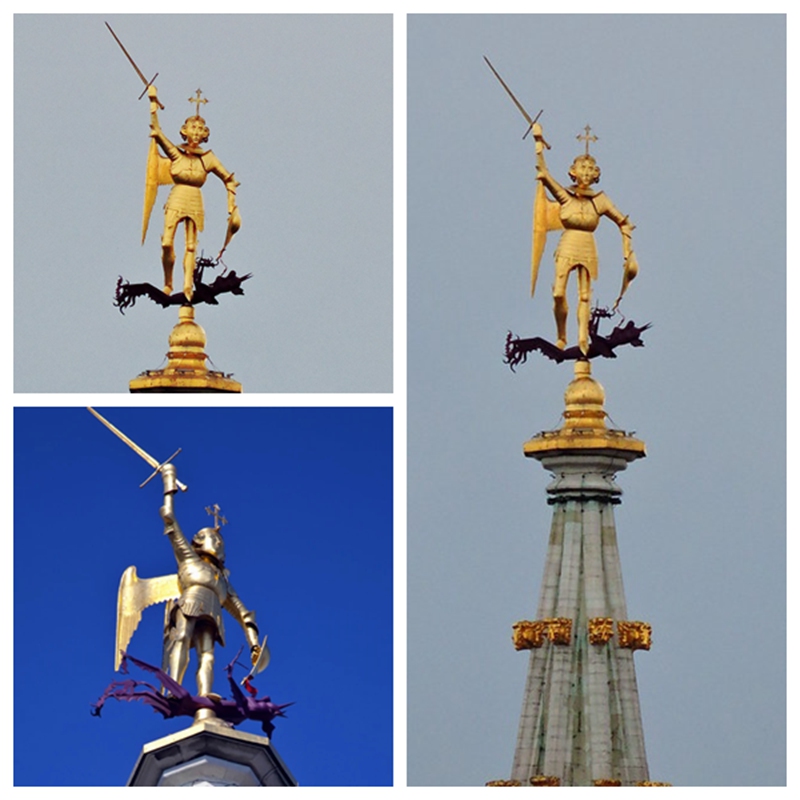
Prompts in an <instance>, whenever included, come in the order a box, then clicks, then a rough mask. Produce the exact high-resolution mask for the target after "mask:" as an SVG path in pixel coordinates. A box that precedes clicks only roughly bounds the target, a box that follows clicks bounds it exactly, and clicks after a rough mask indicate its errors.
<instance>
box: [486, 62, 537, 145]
mask: <svg viewBox="0 0 800 800" xmlns="http://www.w3.org/2000/svg"><path fill="white" fill-rule="evenodd" d="M483 60H484V61H485V62H486V63H487V64H488V65H489V69H490V70H491V71H492V72H493V73H494V76H495V78H497V80H499V81H500V85H501V86H502V87H503V88H504V89H505V90H506V91H507V92H508V96H509V97H510V98H511V99H512V100H513V101H514V105H515V106H516V107H517V108H518V109H519V110H520V113H521V114H522V116H523V117H525V119H526V120H527V122H528V130H526V131H525V135H524V136H523V137H522V138H523V139H524V138H525V136H527V135H528V134H529V133H530V132H531V128H533V126H534V125H535V124H536V122H537V121H538V120H539V117H541V116H542V112H543V111H544V109H542V110H541V111H539V113H538V114H537V115H536V116H535V117H534V118H533V119H531V115H530V114H529V113H528V112H527V111H526V110H525V109H524V108H523V107H522V103H520V101H519V100H517V98H516V97H514V92H512V91H511V89H509V88H508V86H507V85H506V82H505V81H504V80H503V79H502V78H501V77H500V73H499V72H498V71H497V70H496V69H495V68H494V67H493V66H492V62H491V61H489V59H488V58H486V56H484V57H483ZM542 143H543V144H544V146H545V147H546V148H547V149H548V150H549V149H550V145H549V144H547V142H545V140H544V139H542Z"/></svg>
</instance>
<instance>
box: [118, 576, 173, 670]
mask: <svg viewBox="0 0 800 800" xmlns="http://www.w3.org/2000/svg"><path fill="white" fill-rule="evenodd" d="M180 594H181V590H180V587H179V586H178V576H177V575H162V576H161V577H159V578H141V579H140V578H139V576H138V575H137V574H136V567H128V569H126V570H125V572H123V573H122V579H121V580H120V582H119V594H118V596H117V642H116V649H115V651H114V670H115V671H116V670H118V669H119V665H120V663H121V662H122V653H124V652H125V650H126V649H127V647H128V643H129V642H130V640H131V637H132V636H133V633H134V631H135V630H136V628H137V627H138V626H139V622H140V621H141V619H142V611H143V610H144V609H145V608H147V607H148V606H152V605H153V604H155V603H163V602H164V601H165V600H171V599H175V598H177V597H180Z"/></svg>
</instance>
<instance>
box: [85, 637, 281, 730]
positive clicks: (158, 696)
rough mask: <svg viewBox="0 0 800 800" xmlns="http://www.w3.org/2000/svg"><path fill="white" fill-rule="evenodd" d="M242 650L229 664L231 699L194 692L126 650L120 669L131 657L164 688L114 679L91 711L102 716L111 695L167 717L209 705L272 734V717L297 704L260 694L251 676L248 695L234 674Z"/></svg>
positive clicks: (227, 718)
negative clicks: (250, 720) (133, 701)
mask: <svg viewBox="0 0 800 800" xmlns="http://www.w3.org/2000/svg"><path fill="white" fill-rule="evenodd" d="M241 652H242V648H239V652H238V653H236V655H235V656H234V658H233V661H231V662H230V664H228V665H227V666H226V667H225V672H226V674H227V676H228V683H229V685H230V690H231V695H232V699H229V700H224V699H221V698H217V696H216V695H214V696H211V697H201V696H198V695H192V694H190V693H189V691H188V690H187V689H185V688H184V687H183V686H181V685H180V684H179V683H178V682H177V681H175V680H173V679H172V678H170V676H169V675H168V674H167V673H166V672H164V671H163V670H162V669H160V668H159V667H154V666H153V665H152V664H148V663H147V662H146V661H141V660H140V659H138V658H135V657H134V656H132V655H130V654H129V653H124V654H123V656H122V663H121V665H120V672H122V673H124V674H126V675H127V674H128V661H130V662H132V663H133V664H135V665H136V666H137V667H139V669H141V670H144V671H145V672H150V673H152V674H153V675H155V676H156V678H157V679H158V680H159V681H160V683H161V687H162V689H161V690H159V689H157V688H156V687H155V686H154V685H153V684H152V683H148V682H147V681H137V680H134V679H133V678H128V679H126V680H123V681H114V682H113V683H111V684H109V685H108V687H107V688H106V690H105V691H104V692H103V694H102V695H101V696H100V698H99V699H98V700H97V702H96V703H92V704H91V712H90V713H91V714H92V716H93V717H99V716H100V714H101V712H102V710H103V706H104V705H105V702H106V700H108V699H111V698H113V699H114V700H119V701H132V700H137V701H140V702H142V703H144V704H145V705H148V706H151V707H152V708H153V710H154V711H156V712H158V713H159V714H161V715H162V716H163V717H164V719H172V718H173V717H193V716H194V715H195V714H196V713H197V712H198V711H200V710H201V709H209V710H211V711H213V712H214V714H215V715H216V716H217V717H218V718H219V719H221V720H222V721H223V722H225V723H227V724H228V725H229V726H230V727H235V726H236V725H239V724H240V723H241V722H243V721H244V720H246V719H252V720H255V721H256V722H260V723H261V729H262V730H263V731H264V733H265V734H266V735H267V736H268V737H271V736H272V733H273V731H274V730H275V726H274V725H273V724H272V721H273V720H274V719H275V718H276V717H285V716H286V714H284V712H283V710H284V709H285V708H288V707H289V706H291V705H294V703H283V704H281V705H278V704H276V703H273V702H272V700H271V699H270V697H269V696H265V697H257V696H256V694H257V690H256V689H255V687H253V686H252V685H251V684H250V682H249V677H250V676H248V678H246V679H245V689H247V691H248V693H250V694H251V695H252V696H251V697H247V696H246V695H245V694H244V692H242V690H241V689H240V688H239V686H238V685H237V683H236V681H235V680H234V678H233V667H234V665H235V664H238V663H239V662H238V658H239V656H240V655H241ZM240 666H241V665H240Z"/></svg>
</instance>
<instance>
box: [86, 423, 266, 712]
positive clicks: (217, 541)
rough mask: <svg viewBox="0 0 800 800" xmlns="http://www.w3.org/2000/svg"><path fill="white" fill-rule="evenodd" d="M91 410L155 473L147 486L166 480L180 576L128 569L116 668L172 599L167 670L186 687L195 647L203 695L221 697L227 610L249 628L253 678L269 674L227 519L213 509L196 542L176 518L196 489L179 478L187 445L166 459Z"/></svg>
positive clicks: (165, 508)
mask: <svg viewBox="0 0 800 800" xmlns="http://www.w3.org/2000/svg"><path fill="white" fill-rule="evenodd" d="M89 411H90V412H91V413H92V414H93V415H94V416H95V417H96V418H97V419H98V420H99V421H100V422H102V423H103V425H105V426H106V428H108V429H109V430H110V431H111V432H112V433H113V434H114V435H115V436H117V437H118V438H119V439H121V440H122V441H123V442H125V444H127V445H128V447H130V448H131V449H132V450H133V451H134V452H135V453H137V454H138V455H139V456H140V457H141V458H143V459H144V460H145V461H146V462H147V463H148V464H149V465H150V466H151V467H152V468H153V469H154V470H155V472H153V474H152V475H151V476H150V477H149V478H148V479H147V480H146V481H145V482H144V483H143V484H142V486H144V485H145V484H146V483H148V482H149V481H150V480H151V479H152V478H153V477H155V476H156V475H159V474H160V475H161V476H162V478H163V481H164V502H163V505H162V506H161V518H162V519H163V521H164V535H165V536H167V537H168V539H169V541H170V544H171V545H172V550H173V553H174V554H175V560H176V562H177V565H178V571H177V573H176V574H173V575H161V576H159V577H156V578H140V577H139V576H138V574H137V572H136V567H134V566H131V567H128V568H127V569H126V570H125V572H123V574H122V578H121V580H120V584H119V593H118V595H117V635H116V642H115V647H114V669H115V670H119V668H120V666H121V664H122V660H123V655H124V653H125V651H126V650H127V648H128V644H129V643H130V641H131V638H132V637H133V634H134V632H135V631H136V628H137V627H138V626H139V622H140V621H141V619H142V612H143V611H144V609H145V608H148V607H149V606H152V605H155V604H156V603H163V602H166V604H167V605H166V610H165V612H164V649H163V657H162V669H163V671H164V672H168V673H169V676H170V677H171V678H173V679H174V680H176V681H177V682H178V683H182V682H183V676H184V674H185V672H186V667H187V665H188V663H189V651H190V650H192V649H194V650H195V652H196V654H197V693H198V695H201V696H206V697H208V696H211V697H217V696H216V695H214V694H213V693H212V691H211V689H212V686H213V679H214V645H215V643H217V642H218V643H219V644H220V645H223V646H224V645H225V628H224V625H223V620H222V609H223V608H224V609H225V610H226V611H227V612H228V613H229V614H230V615H231V616H232V617H233V618H234V619H235V620H236V621H237V622H238V623H239V624H240V625H241V626H242V630H243V631H244V635H245V638H246V639H247V643H248V645H249V646H250V658H251V661H252V663H253V669H252V671H251V675H255V674H256V673H258V672H261V671H262V670H263V669H265V668H266V666H267V665H268V664H269V659H270V651H269V647H267V639H266V637H264V640H263V641H262V643H261V644H259V641H258V625H257V624H256V614H255V611H250V610H248V609H247V607H246V606H245V605H244V603H242V601H241V600H240V599H239V596H238V595H237V594H236V592H235V591H234V588H233V586H232V585H231V582H230V572H229V571H228V570H227V569H226V568H225V543H224V541H223V539H222V535H221V534H220V528H221V527H222V525H224V524H226V523H227V520H226V519H225V518H224V517H223V516H221V515H220V513H219V510H220V509H219V506H218V505H216V504H215V505H214V506H213V507H207V508H206V511H207V512H208V513H209V514H212V515H213V517H214V526H213V527H207V528H201V529H200V530H199V531H198V532H197V533H196V534H195V535H194V537H193V538H192V540H191V541H189V540H188V539H187V538H186V537H185V536H184V534H183V531H182V530H181V527H180V525H179V524H178V521H177V519H176V518H175V508H174V496H175V494H176V493H177V492H178V490H180V491H186V490H187V489H188V487H187V486H186V484H184V483H181V481H179V480H178V478H177V475H176V471H175V465H174V464H171V463H170V461H172V459H173V458H175V456H177V455H178V453H179V452H180V448H179V449H178V450H176V451H175V453H173V454H172V455H171V456H170V457H169V458H168V459H167V460H166V461H163V462H159V461H158V460H157V459H155V458H153V457H152V456H151V455H150V454H149V453H147V452H146V451H145V450H143V449H142V448H141V447H139V446H138V445H137V444H136V443H135V442H134V441H132V440H131V439H130V438H128V437H127V436H126V435H125V434H124V433H122V431H120V430H119V429H118V428H116V427H115V426H114V425H112V424H111V423H110V422H109V421H108V420H107V419H105V417H103V416H102V415H101V414H99V413H98V412H97V411H95V410H94V409H93V408H89Z"/></svg>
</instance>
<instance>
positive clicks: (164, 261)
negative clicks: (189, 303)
mask: <svg viewBox="0 0 800 800" xmlns="http://www.w3.org/2000/svg"><path fill="white" fill-rule="evenodd" d="M177 225H178V223H177V222H175V221H171V220H170V219H169V218H167V220H166V221H165V223H164V235H163V236H162V237H161V265H162V266H163V267H164V294H172V270H173V267H174V266H175V228H176V227H177Z"/></svg>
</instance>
